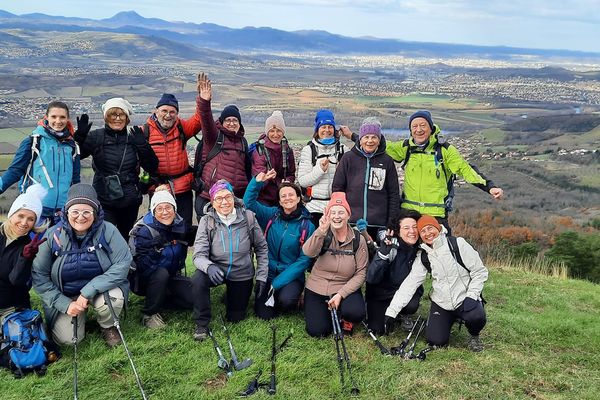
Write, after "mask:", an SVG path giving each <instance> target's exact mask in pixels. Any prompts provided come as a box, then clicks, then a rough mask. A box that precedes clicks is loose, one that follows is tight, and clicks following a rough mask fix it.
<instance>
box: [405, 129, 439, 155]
mask: <svg viewBox="0 0 600 400" xmlns="http://www.w3.org/2000/svg"><path fill="white" fill-rule="evenodd" d="M440 133H442V130H441V129H440V127H439V126H437V125H435V124H434V125H433V132H432V133H431V136H430V137H429V143H427V149H433V146H434V145H435V144H436V143H437V142H439V140H440V139H439V136H440ZM408 144H409V145H410V146H413V147H414V146H417V144H416V143H415V140H414V139H413V137H412V135H411V136H410V139H409V141H408Z"/></svg>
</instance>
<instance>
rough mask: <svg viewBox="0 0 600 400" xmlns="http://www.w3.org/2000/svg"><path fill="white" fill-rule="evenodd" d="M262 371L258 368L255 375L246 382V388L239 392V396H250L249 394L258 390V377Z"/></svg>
mask: <svg viewBox="0 0 600 400" xmlns="http://www.w3.org/2000/svg"><path fill="white" fill-rule="evenodd" d="M262 372H263V371H262V369H259V370H258V374H256V376H255V377H254V378H253V379H252V380H251V381H250V382H249V383H248V386H247V387H246V390H244V391H243V392H242V393H240V396H242V397H246V396H250V395H251V394H254V393H256V392H257V391H258V388H259V387H260V384H259V383H258V379H259V378H260V376H261V375H262Z"/></svg>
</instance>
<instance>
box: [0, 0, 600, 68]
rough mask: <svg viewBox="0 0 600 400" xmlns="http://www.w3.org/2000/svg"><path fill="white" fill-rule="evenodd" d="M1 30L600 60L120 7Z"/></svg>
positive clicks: (322, 49)
mask: <svg viewBox="0 0 600 400" xmlns="http://www.w3.org/2000/svg"><path fill="white" fill-rule="evenodd" d="M0 29H2V30H4V31H5V32H6V31H7V30H10V29H22V30H28V31H47V32H48V31H52V32H55V31H58V32H85V31H97V32H112V33H129V34H137V35H145V36H153V37H158V38H162V39H167V40H171V41H173V42H178V43H182V44H187V45H193V46H195V47H199V48H208V49H213V50H220V51H226V52H238V53H241V52H258V53H278V52H281V53H283V52H293V53H314V54H336V55H341V54H368V55H385V54H395V55H405V56H411V57H419V56H423V57H429V56H435V57H460V56H477V57H481V58H491V59H506V58H511V57H522V56H541V57H568V58H595V59H597V58H600V53H591V52H582V51H571V50H545V49H544V50H543V49H526V48H517V47H505V46H474V45H464V44H448V43H430V42H412V41H403V40H396V39H378V38H372V37H361V38H353V37H347V36H341V35H336V34H332V33H329V32H326V31H320V30H305V31H294V32H288V31H283V30H278V29H273V28H267V27H259V28H257V27H244V28H240V29H235V28H228V27H225V26H220V25H216V24H211V23H200V24H196V23H190V22H170V21H165V20H162V19H159V18H145V17H143V16H141V15H139V14H138V13H136V12H135V11H125V12H120V13H117V14H115V15H114V16H113V17H111V18H106V19H99V20H95V19H88V18H74V17H62V16H50V15H46V14H40V13H34V14H23V15H15V14H12V13H9V12H7V11H3V10H0Z"/></svg>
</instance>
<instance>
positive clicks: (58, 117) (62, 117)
mask: <svg viewBox="0 0 600 400" xmlns="http://www.w3.org/2000/svg"><path fill="white" fill-rule="evenodd" d="M46 119H47V120H48V126H49V127H50V128H52V129H54V130H55V131H57V132H62V131H63V130H64V129H65V128H66V127H67V122H68V121H69V113H68V112H67V110H65V109H64V108H58V107H53V108H51V109H49V110H48V112H47V113H46Z"/></svg>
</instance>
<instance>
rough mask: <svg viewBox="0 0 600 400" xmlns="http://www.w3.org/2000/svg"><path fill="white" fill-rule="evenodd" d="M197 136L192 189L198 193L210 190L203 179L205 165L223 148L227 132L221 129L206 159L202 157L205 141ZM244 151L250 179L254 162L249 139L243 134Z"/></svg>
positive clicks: (247, 173)
mask: <svg viewBox="0 0 600 400" xmlns="http://www.w3.org/2000/svg"><path fill="white" fill-rule="evenodd" d="M195 137H196V140H198V144H197V145H196V153H195V154H194V168H193V172H194V180H193V181H192V189H194V191H195V192H196V194H200V193H202V192H203V191H204V190H205V189H206V190H208V188H205V185H206V183H205V182H204V181H203V180H202V171H203V170H204V166H205V165H206V163H208V162H209V161H210V160H212V159H213V158H215V157H216V156H217V154H219V153H220V152H221V151H222V150H223V143H224V141H225V134H223V132H221V131H219V133H218V134H217V141H216V142H215V144H214V146H213V147H212V148H211V149H210V151H209V152H208V154H207V155H206V158H204V159H202V148H203V147H204V141H203V140H202V138H200V139H198V137H197V136H195ZM242 152H243V153H244V159H245V169H246V177H248V180H250V177H251V175H252V173H251V170H252V164H251V158H250V155H249V151H248V141H247V140H246V138H245V137H244V136H242Z"/></svg>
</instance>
